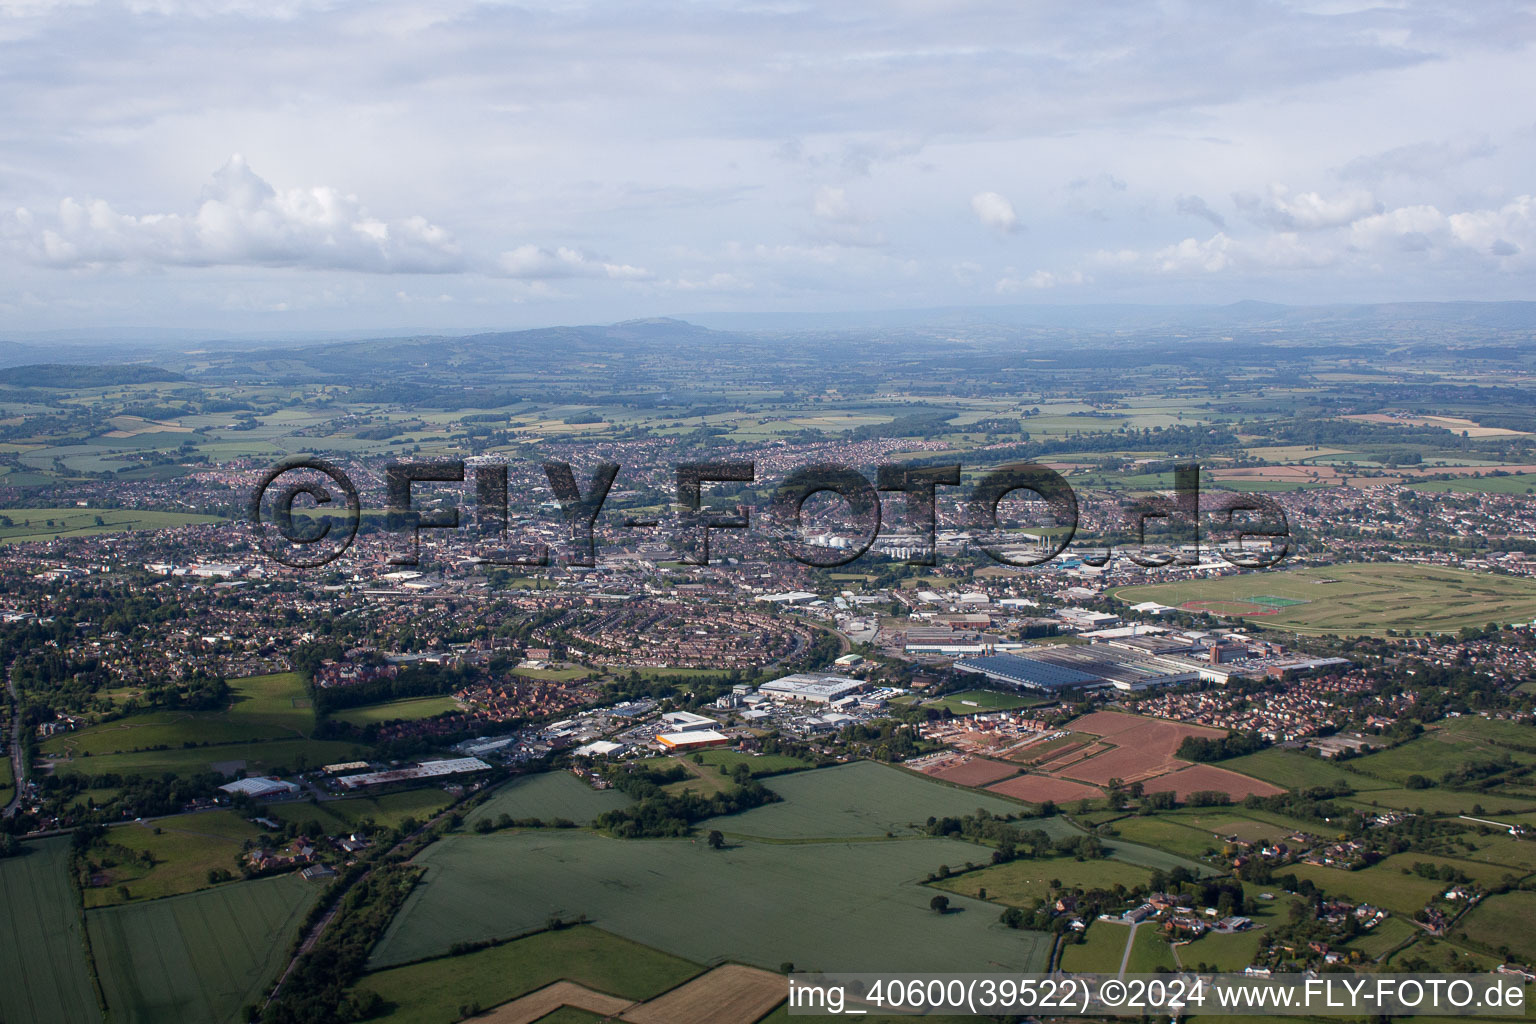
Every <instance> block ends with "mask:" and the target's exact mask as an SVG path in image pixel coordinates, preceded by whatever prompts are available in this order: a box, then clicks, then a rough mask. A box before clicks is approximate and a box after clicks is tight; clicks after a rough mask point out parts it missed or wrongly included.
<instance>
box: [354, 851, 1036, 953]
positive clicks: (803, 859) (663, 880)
mask: <svg viewBox="0 0 1536 1024" xmlns="http://www.w3.org/2000/svg"><path fill="white" fill-rule="evenodd" d="M979 852H980V851H978V849H977V848H976V847H975V846H973V845H971V844H969V843H960V842H955V841H952V840H943V839H921V840H895V841H871V842H855V843H792V844H784V843H761V842H743V843H737V844H732V845H730V846H728V847H727V848H726V849H723V850H711V849H710V848H709V847H708V846H707V845H706V844H705V843H704V842H703V840H701V839H700V840H693V839H677V840H628V841H626V840H619V839H609V838H607V837H604V836H600V835H595V834H593V833H590V832H580V831H570V830H564V831H557V832H550V831H537V832H499V833H495V834H493V835H488V836H475V835H471V836H454V837H450V838H447V839H445V840H443V841H441V842H438V843H436V844H434V845H432V846H431V847H429V848H427V850H426V851H425V852H423V853H422V854H421V855H420V856H419V857H418V858H417V860H418V863H421V864H423V865H424V866H425V867H426V868H427V874H426V877H425V879H424V880H423V882H422V884H421V885H419V886H418V887H417V888H416V890H415V891H414V892H413V893H412V894H411V896H410V898H409V899H407V901H406V903H405V906H404V907H403V908H402V909H401V911H400V913H399V914H398V915H397V916H396V917H395V920H394V921H393V922H392V923H391V925H390V927H389V930H388V931H387V932H386V933H385V935H384V938H383V939H382V940H381V941H380V943H379V945H378V946H377V947H376V948H375V950H374V953H373V959H372V963H373V964H374V965H375V966H377V967H387V966H392V965H395V964H400V963H404V962H408V961H412V960H417V959H421V958H423V957H428V956H434V955H441V954H442V953H444V952H446V951H447V950H448V948H449V947H450V946H452V945H453V944H454V943H455V942H467V941H477V940H484V939H495V938H506V937H509V936H512V935H517V934H520V933H524V932H528V931H531V930H534V929H537V928H540V927H542V926H543V925H544V923H545V922H546V921H548V920H549V919H550V918H552V917H559V918H563V919H565V920H575V919H577V918H578V917H579V916H580V915H582V914H585V915H586V916H587V919H588V920H590V921H592V922H593V923H595V924H597V925H598V926H599V927H601V928H604V929H606V930H608V931H611V932H615V933H616V934H619V935H622V936H624V937H626V938H629V939H632V940H634V941H636V942H642V943H645V944H646V945H649V946H655V947H657V948H658V949H663V950H665V951H667V952H669V953H672V954H673V955H675V956H680V957H684V958H686V959H689V960H693V961H696V962H700V963H709V962H719V961H721V960H735V961H739V962H743V963H748V964H755V965H757V966H762V967H767V968H775V967H777V966H778V965H779V964H781V963H783V962H785V961H792V962H794V963H795V964H797V965H800V966H801V967H802V968H805V969H810V968H817V969H826V970H834V969H838V970H877V969H878V970H897V971H899V970H920V969H921V970H930V971H933V970H941V971H942V970H961V969H969V970H1039V969H1040V968H1041V967H1042V966H1043V965H1044V962H1045V957H1046V954H1047V952H1048V950H1049V948H1050V937H1049V936H1047V935H1042V934H1039V933H1034V932H1027V931H1014V930H1011V929H1008V928H1006V927H1004V926H1002V925H1001V924H999V923H998V922H997V915H996V913H994V912H993V911H994V909H995V908H994V907H993V906H992V905H990V904H986V903H981V902H979V901H976V900H971V899H968V898H966V897H963V896H956V897H954V898H953V903H954V907H955V909H954V911H952V912H951V913H949V914H944V915H936V914H934V913H933V911H932V910H931V909H930V908H929V906H928V903H929V899H930V897H931V896H932V890H931V889H929V888H927V887H926V886H924V885H922V884H921V882H922V879H923V878H924V877H925V876H926V875H927V874H928V873H930V872H932V871H934V870H935V869H936V868H937V867H938V866H939V865H940V864H944V863H952V864H963V863H965V861H966V860H967V859H968V858H975V857H977V856H978V855H979ZM705 893H717V894H722V893H724V894H729V893H734V894H738V896H736V897H733V898H714V899H711V898H701V895H702V894H705ZM754 893H755V894H762V896H761V898H754V899H749V898H746V896H745V895H744V894H754ZM812 923H814V927H812V926H811V924H812ZM914 937H920V941H914Z"/></svg>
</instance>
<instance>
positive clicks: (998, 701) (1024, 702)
mask: <svg viewBox="0 0 1536 1024" xmlns="http://www.w3.org/2000/svg"><path fill="white" fill-rule="evenodd" d="M1044 703H1046V700H1045V698H1040V697H1035V698H1031V697H1025V696H1022V695H1020V694H1017V693H999V692H998V691H997V690H963V691H961V692H960V693H951V694H946V695H945V696H943V697H940V698H938V699H937V700H931V701H926V702H924V707H930V708H948V709H949V710H950V711H952V712H954V713H955V714H957V715H974V714H977V713H978V712H982V711H1013V710H1015V709H1017V708H1027V707H1033V706H1034V705H1036V704H1044Z"/></svg>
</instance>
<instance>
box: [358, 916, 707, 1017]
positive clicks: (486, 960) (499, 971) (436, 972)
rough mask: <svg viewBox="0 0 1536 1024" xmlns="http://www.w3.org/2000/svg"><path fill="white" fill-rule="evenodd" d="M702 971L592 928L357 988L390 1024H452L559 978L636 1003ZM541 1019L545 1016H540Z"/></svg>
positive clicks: (427, 965)
mask: <svg viewBox="0 0 1536 1024" xmlns="http://www.w3.org/2000/svg"><path fill="white" fill-rule="evenodd" d="M701 970H703V968H701V967H700V966H699V965H697V964H694V963H690V962H688V961H687V960H683V959H680V958H678V957H675V956H669V955H668V954H666V953H663V952H661V951H660V950H656V949H651V948H649V947H647V946H642V945H640V944H639V943H636V942H631V941H629V940H628V939H622V938H620V937H619V936H617V935H612V934H609V933H608V932H605V931H602V930H601V929H599V928H595V927H593V926H591V925H578V926H576V927H574V928H564V929H561V930H559V931H545V932H539V933H537V934H535V935H529V936H528V937H526V938H522V939H518V940H516V941H514V942H508V943H504V944H502V945H499V946H492V947H491V948H490V949H482V950H478V951H476V952H474V953H466V954H464V955H462V956H453V957H442V958H440V959H437V960H427V961H424V962H422V963H417V964H410V965H409V966H406V967H395V968H391V969H389V970H385V971H378V972H375V973H373V974H370V975H367V976H366V977H365V978H363V980H362V981H361V982H359V983H358V985H357V988H358V989H362V990H369V991H373V992H377V993H378V994H379V995H380V997H382V998H383V1000H384V1002H385V1006H386V1007H387V1009H386V1011H385V1012H384V1013H383V1014H382V1015H380V1016H379V1017H376V1018H373V1019H375V1020H380V1021H388V1022H389V1024H452V1022H454V1021H457V1020H459V1019H460V1017H461V1016H462V1014H460V1013H459V1007H460V1006H463V1005H465V1004H466V1003H478V1004H479V1005H480V1006H483V1007H486V1008H490V1007H492V1006H498V1005H500V1004H501V1003H505V1002H507V1001H509V1000H512V999H516V998H518V997H519V996H523V995H526V994H527V993H529V992H532V991H534V990H535V989H539V988H543V987H544V986H545V985H548V984H550V983H551V982H555V981H560V980H566V981H574V982H576V983H577V984H579V985H585V986H586V987H588V988H591V989H596V990H597V991H599V992H607V993H609V994H610V995H616V996H623V997H624V998H626V999H634V1000H636V1001H639V1000H643V999H651V998H654V997H655V996H658V995H660V994H661V993H663V992H665V991H667V990H668V989H671V988H675V987H677V986H678V985H681V984H682V983H683V982H685V981H687V980H688V979H689V978H692V977H694V976H695V975H697V974H698V973H699V972H700V971H701ZM546 1019H547V1018H546Z"/></svg>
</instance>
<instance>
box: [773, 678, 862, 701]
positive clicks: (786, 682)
mask: <svg viewBox="0 0 1536 1024" xmlns="http://www.w3.org/2000/svg"><path fill="white" fill-rule="evenodd" d="M865 685H866V684H865V683H864V682H863V681H862V680H859V679H848V678H846V677H844V676H831V675H820V674H817V673H811V672H797V673H795V674H794V675H792V676H785V677H784V678H782V679H775V680H774V681H773V682H771V683H764V684H763V685H762V686H759V687H758V688H757V692H758V693H761V694H762V695H763V696H765V697H771V698H773V699H774V700H796V701H804V702H806V703H808V704H830V703H832V702H833V701H835V700H837V699H839V698H841V697H846V696H848V695H849V694H850V693H858V692H859V691H860V690H862V689H864V687H865Z"/></svg>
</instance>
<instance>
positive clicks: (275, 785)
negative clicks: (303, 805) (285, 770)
mask: <svg viewBox="0 0 1536 1024" xmlns="http://www.w3.org/2000/svg"><path fill="white" fill-rule="evenodd" d="M219 789H220V790H221V791H223V792H225V793H228V794H229V795H230V796H234V795H235V794H236V793H244V794H245V795H246V796H248V797H250V798H251V799H252V800H270V799H271V798H272V797H277V796H296V795H297V794H298V792H299V787H298V786H295V785H294V784H293V783H291V782H284V781H283V780H282V779H262V778H255V779H236V780H235V781H234V782H226V783H225V784H224V785H222V786H220V787H219Z"/></svg>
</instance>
